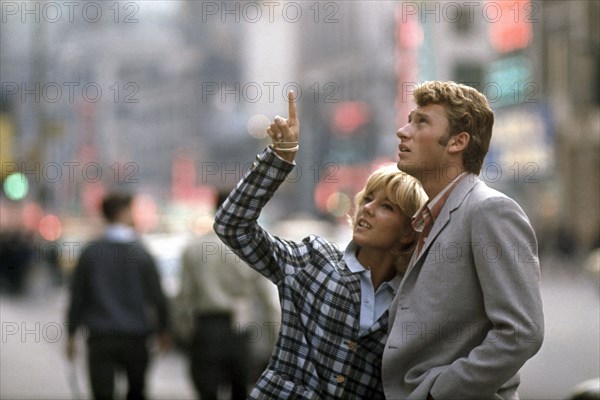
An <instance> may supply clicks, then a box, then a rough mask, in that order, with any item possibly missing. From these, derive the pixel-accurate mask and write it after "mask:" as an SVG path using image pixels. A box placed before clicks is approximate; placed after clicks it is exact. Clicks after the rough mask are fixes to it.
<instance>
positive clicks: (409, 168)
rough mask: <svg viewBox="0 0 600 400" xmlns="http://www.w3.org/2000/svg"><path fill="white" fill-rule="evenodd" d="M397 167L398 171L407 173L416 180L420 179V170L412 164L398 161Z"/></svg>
mask: <svg viewBox="0 0 600 400" xmlns="http://www.w3.org/2000/svg"><path fill="white" fill-rule="evenodd" d="M396 166H397V167H398V169H399V170H400V171H402V172H405V173H407V174H409V175H411V176H413V177H415V178H418V176H417V174H418V170H417V168H415V167H416V165H414V164H411V163H407V162H402V161H400V160H399V161H398V162H397V163H396Z"/></svg>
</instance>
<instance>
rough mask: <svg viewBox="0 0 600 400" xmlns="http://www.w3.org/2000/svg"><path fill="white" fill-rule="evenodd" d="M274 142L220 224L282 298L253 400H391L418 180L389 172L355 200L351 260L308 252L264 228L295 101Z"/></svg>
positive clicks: (312, 242) (294, 142)
mask: <svg viewBox="0 0 600 400" xmlns="http://www.w3.org/2000/svg"><path fill="white" fill-rule="evenodd" d="M267 132H268V133H269V135H270V136H271V138H272V139H273V144H272V145H270V146H269V147H267V148H266V149H265V150H263V151H262V152H261V154H259V155H258V156H257V160H256V162H255V163H254V167H253V169H252V170H251V171H249V172H248V173H247V174H246V176H245V177H244V178H243V179H242V180H241V181H240V182H239V183H238V185H237V187H236V188H235V189H234V190H233V191H232V193H231V194H230V195H229V197H228V199H227V200H226V201H225V203H224V204H223V205H222V206H221V208H220V209H219V210H218V212H217V215H216V217H215V223H214V229H215V232H216V233H217V234H218V235H219V237H220V238H221V240H222V241H223V242H224V243H225V244H226V245H228V246H229V247H230V248H231V249H232V250H233V251H234V252H235V253H236V254H237V255H238V256H239V257H240V258H242V260H244V261H245V262H246V263H247V264H248V265H250V266H251V267H252V268H254V269H255V270H256V271H258V272H259V273H261V274H262V275H264V276H265V277H267V278H268V279H270V280H271V281H272V282H273V283H275V284H276V285H277V287H278V290H279V296H280V301H281V310H282V321H281V329H280V332H279V337H278V341H277V344H276V346H275V349H274V351H273V354H272V356H271V359H270V361H269V365H268V367H267V369H266V370H265V371H264V372H263V374H262V375H261V377H260V378H259V381H258V382H257V384H256V386H255V387H254V389H253V390H252V392H251V394H250V398H254V399H259V398H272V399H284V398H285V399H340V398H352V399H383V398H384V396H383V389H382V385H381V374H380V366H381V355H382V353H383V348H384V345H385V341H386V338H387V324H388V312H387V308H388V307H389V305H390V303H391V301H392V299H393V297H394V294H395V291H396V289H397V288H398V286H399V284H400V280H401V277H402V273H403V272H404V271H403V269H404V268H406V265H407V263H408V259H409V258H410V257H409V256H410V254H412V249H413V248H414V245H415V243H416V238H417V236H416V234H415V232H414V231H413V230H412V227H411V224H410V216H412V215H413V214H414V213H415V212H416V211H417V210H418V209H419V208H420V207H421V205H422V204H423V203H424V202H425V200H426V195H425V193H424V192H423V190H422V188H421V187H420V185H419V183H418V182H417V181H416V180H415V179H414V178H412V177H410V176H408V175H406V174H404V173H403V172H400V171H399V170H398V169H397V168H395V167H385V168H382V169H379V170H377V171H376V172H375V173H373V174H372V175H371V176H370V177H369V179H368V181H367V184H366V185H365V188H364V189H363V190H362V191H361V192H360V193H358V195H357V196H356V210H355V213H354V216H353V217H352V218H351V220H352V227H353V235H352V241H351V243H350V244H349V245H348V247H347V248H346V250H345V252H341V251H339V250H338V249H337V247H336V246H335V245H334V244H333V243H330V242H328V241H326V240H325V239H323V238H321V237H319V236H315V235H310V236H308V237H307V238H305V239H304V240H303V241H302V242H292V241H288V240H284V239H280V238H278V237H275V236H272V235H270V234H269V233H268V232H266V231H265V230H264V229H262V228H261V227H260V226H259V225H258V223H257V219H258V217H259V214H260V212H261V210H262V208H263V207H264V206H265V204H266V203H267V202H268V200H269V199H270V198H271V197H272V196H273V195H274V193H275V191H276V190H277V188H278V187H279V185H280V184H281V183H282V182H283V181H284V180H285V178H286V176H287V174H288V173H289V172H290V171H291V170H292V169H293V167H294V158H295V155H296V153H297V151H298V149H299V146H298V134H299V122H298V117H297V115H296V106H295V98H294V95H293V93H291V92H290V95H289V118H288V119H287V120H284V119H282V118H280V117H276V118H275V122H273V123H272V124H271V126H270V128H269V129H268V131H267Z"/></svg>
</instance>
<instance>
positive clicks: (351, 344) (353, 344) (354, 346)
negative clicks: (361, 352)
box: [348, 340, 358, 351]
mask: <svg viewBox="0 0 600 400" xmlns="http://www.w3.org/2000/svg"><path fill="white" fill-rule="evenodd" d="M348 348H349V349H350V350H352V351H356V349H357V348H358V343H356V342H353V341H352V340H349V341H348Z"/></svg>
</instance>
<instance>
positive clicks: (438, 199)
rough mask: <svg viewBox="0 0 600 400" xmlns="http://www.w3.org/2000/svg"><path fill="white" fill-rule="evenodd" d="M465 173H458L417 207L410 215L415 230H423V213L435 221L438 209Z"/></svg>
mask: <svg viewBox="0 0 600 400" xmlns="http://www.w3.org/2000/svg"><path fill="white" fill-rule="evenodd" d="M467 173H468V172H467V171H464V172H463V173H461V174H460V175H458V176H457V177H456V178H454V179H453V180H452V182H450V183H449V184H447V185H446V186H445V187H444V188H443V189H442V191H441V192H439V193H438V194H437V196H435V197H434V198H433V199H431V200H429V201H427V202H426V203H425V204H423V206H421V208H419V210H418V211H417V212H416V213H415V215H413V217H412V226H413V229H414V230H415V231H417V232H422V231H423V225H425V214H428V215H430V216H431V217H432V218H433V220H434V221H435V219H436V218H437V216H438V214H439V211H440V210H441V209H442V207H443V206H444V203H446V200H447V199H448V197H449V196H450V192H451V191H452V190H453V189H454V187H455V186H456V185H458V182H460V181H461V180H462V178H464V177H465V176H467ZM436 211H437V212H436Z"/></svg>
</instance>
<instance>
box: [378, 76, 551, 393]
mask: <svg viewBox="0 0 600 400" xmlns="http://www.w3.org/2000/svg"><path fill="white" fill-rule="evenodd" d="M413 97H414V99H415V103H416V105H417V107H416V108H415V109H414V110H412V111H411V113H410V115H409V120H408V124H406V125H405V126H403V127H402V128H400V129H399V130H398V132H397V136H398V138H399V139H400V145H399V153H398V157H399V161H398V168H399V169H401V170H403V171H405V172H407V173H409V174H411V175H413V176H415V177H416V178H417V179H419V180H420V181H421V183H422V185H423V188H424V189H425V192H426V193H427V195H428V196H429V199H430V201H429V202H428V203H427V204H426V205H425V206H423V207H422V208H421V209H420V210H419V211H418V212H417V213H416V214H415V216H414V217H413V226H414V227H415V229H416V230H417V231H421V234H420V243H419V244H418V247H417V250H416V251H415V253H414V255H413V258H412V260H411V262H410V264H409V267H408V270H407V272H406V275H405V277H404V279H403V282H402V284H401V286H400V288H399V290H398V292H397V294H396V297H395V300H394V302H393V303H392V306H391V308H390V326H391V328H390V329H391V330H390V336H389V339H388V342H387V345H386V348H385V351H384V356H383V363H382V368H383V373H382V376H383V386H384V391H385V394H386V397H387V398H388V399H390V400H395V399H423V400H425V399H436V400H440V399H516V398H518V394H517V387H518V385H519V376H518V371H519V369H520V368H521V367H522V366H523V364H524V363H525V362H526V361H527V360H528V359H529V358H531V357H532V356H533V355H534V354H535V353H536V352H537V351H538V350H539V348H540V346H541V344H542V339H543V329H544V326H543V314H542V301H541V296H540V269H539V261H538V256H537V240H536V237H535V234H534V232H533V229H532V227H531V225H530V222H529V220H528V219H527V216H526V215H525V214H524V212H523V211H522V209H521V208H520V207H519V205H517V203H515V202H514V201H513V200H512V199H510V198H508V197H507V196H505V195H504V194H502V193H500V192H498V191H495V190H493V189H491V188H489V187H488V186H487V185H486V184H485V183H484V182H482V181H481V180H479V178H478V177H477V175H478V174H479V172H480V169H481V166H482V164H483V159H484V157H485V155H486V153H487V150H488V147H489V143H490V139H491V135H492V125H493V121H494V115H493V112H492V110H491V109H490V107H489V104H488V102H487V100H486V98H485V97H484V96H483V95H482V94H481V93H479V92H477V91H476V90H475V89H473V88H470V87H468V86H465V85H460V84H456V83H454V82H425V83H424V84H422V85H421V86H419V87H418V88H417V89H415V90H414V92H413Z"/></svg>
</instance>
